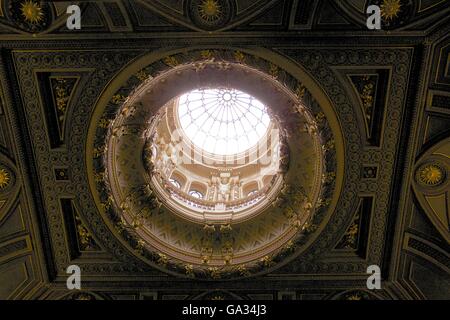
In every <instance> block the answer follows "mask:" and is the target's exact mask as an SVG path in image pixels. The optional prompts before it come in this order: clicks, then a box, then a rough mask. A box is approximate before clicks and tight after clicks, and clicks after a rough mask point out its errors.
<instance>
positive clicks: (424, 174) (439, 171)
mask: <svg viewBox="0 0 450 320" xmlns="http://www.w3.org/2000/svg"><path fill="white" fill-rule="evenodd" d="M446 176H447V172H446V170H445V167H444V166H443V165H441V164H439V163H427V164H423V165H421V166H420V167H419V169H417V172H416V180H417V181H418V182H419V183H420V184H422V185H425V186H432V187H434V186H438V185H441V184H442V183H443V182H444V181H445V178H446Z"/></svg>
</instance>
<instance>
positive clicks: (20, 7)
mask: <svg viewBox="0 0 450 320" xmlns="http://www.w3.org/2000/svg"><path fill="white" fill-rule="evenodd" d="M8 7H9V11H8V14H9V15H10V17H11V19H12V20H14V21H15V23H16V24H17V25H18V26H19V27H20V28H21V29H23V30H25V31H28V32H40V31H43V30H45V29H46V28H47V27H48V26H49V25H50V20H51V16H52V13H51V7H50V5H49V3H47V2H43V1H37V0H19V1H11V0H10V1H9V6H8Z"/></svg>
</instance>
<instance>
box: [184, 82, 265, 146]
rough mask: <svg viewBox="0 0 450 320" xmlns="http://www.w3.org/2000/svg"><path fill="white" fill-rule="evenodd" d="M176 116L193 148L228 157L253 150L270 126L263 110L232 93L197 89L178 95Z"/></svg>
mask: <svg viewBox="0 0 450 320" xmlns="http://www.w3.org/2000/svg"><path fill="white" fill-rule="evenodd" d="M178 116H179V120H180V123H181V127H182V129H183V131H184V132H185V134H186V136H187V137H188V138H189V139H190V140H191V141H192V143H193V144H195V145H196V146H197V147H199V148H201V149H203V150H205V151H207V152H209V153H213V154H217V155H232V154H237V153H240V152H243V151H246V150H248V149H250V148H252V147H253V146H256V145H257V144H258V142H259V140H260V139H261V138H262V137H263V136H264V135H265V134H266V132H267V129H268V127H269V124H270V117H269V115H268V114H267V108H266V106H265V105H263V104H262V103H261V102H260V101H258V100H257V99H256V98H255V97H253V96H251V95H249V94H247V93H244V92H242V91H239V90H236V89H226V88H218V89H197V90H193V91H190V92H188V93H186V94H184V95H182V96H181V97H180V99H179V104H178Z"/></svg>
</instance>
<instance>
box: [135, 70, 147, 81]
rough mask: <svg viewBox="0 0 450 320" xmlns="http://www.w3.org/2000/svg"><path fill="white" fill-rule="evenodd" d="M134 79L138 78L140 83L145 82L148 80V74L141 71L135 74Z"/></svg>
mask: <svg viewBox="0 0 450 320" xmlns="http://www.w3.org/2000/svg"><path fill="white" fill-rule="evenodd" d="M135 77H136V78H138V79H139V80H140V81H145V80H147V78H148V74H147V73H146V72H145V71H144V70H141V71H139V72H138V73H136V74H135Z"/></svg>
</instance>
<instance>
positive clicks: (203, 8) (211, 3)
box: [198, 0, 222, 22]
mask: <svg viewBox="0 0 450 320" xmlns="http://www.w3.org/2000/svg"><path fill="white" fill-rule="evenodd" d="M198 12H199V14H200V17H201V18H202V19H203V20H205V21H207V22H213V21H216V20H218V19H219V18H220V17H221V15H222V6H221V5H220V4H219V2H218V1H217V0H203V1H202V2H201V3H200V4H199V5H198Z"/></svg>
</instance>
